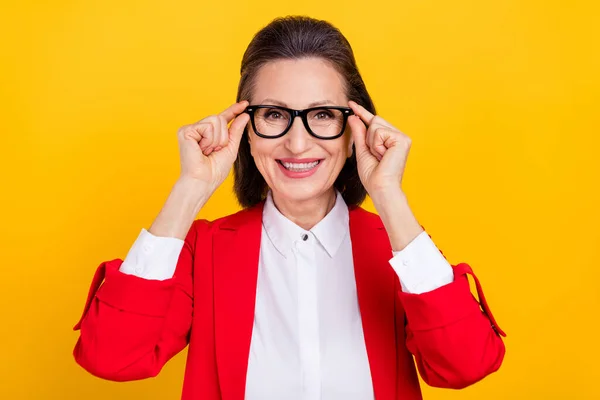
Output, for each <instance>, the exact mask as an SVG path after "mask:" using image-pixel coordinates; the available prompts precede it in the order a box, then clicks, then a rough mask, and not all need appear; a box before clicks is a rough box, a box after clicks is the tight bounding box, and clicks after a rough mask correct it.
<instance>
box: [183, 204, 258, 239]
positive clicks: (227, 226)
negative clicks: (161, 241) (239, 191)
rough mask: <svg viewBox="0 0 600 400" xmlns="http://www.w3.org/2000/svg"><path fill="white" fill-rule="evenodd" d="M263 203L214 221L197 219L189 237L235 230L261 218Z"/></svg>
mask: <svg viewBox="0 0 600 400" xmlns="http://www.w3.org/2000/svg"><path fill="white" fill-rule="evenodd" d="M262 208H263V203H260V204H258V205H256V206H254V207H250V208H245V209H242V210H240V211H237V212H235V213H233V214H229V215H226V216H223V217H220V218H217V219H215V220H208V219H197V220H195V221H194V222H193V223H192V226H191V228H190V233H189V235H193V236H198V235H212V234H213V233H214V232H216V231H219V230H223V229H224V230H236V229H238V228H239V227H242V226H244V225H246V224H250V223H252V222H256V221H257V220H260V219H261V218H262Z"/></svg>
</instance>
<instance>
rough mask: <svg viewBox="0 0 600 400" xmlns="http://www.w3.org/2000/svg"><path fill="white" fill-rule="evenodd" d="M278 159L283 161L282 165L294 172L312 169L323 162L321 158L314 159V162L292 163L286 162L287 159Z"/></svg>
mask: <svg viewBox="0 0 600 400" xmlns="http://www.w3.org/2000/svg"><path fill="white" fill-rule="evenodd" d="M278 161H279V162H280V163H281V165H283V166H284V168H285V169H287V170H288V171H293V172H306V171H310V170H311V169H313V168H314V167H316V166H317V165H319V163H320V162H321V161H320V160H317V161H313V162H302V163H292V162H285V161H281V160H278Z"/></svg>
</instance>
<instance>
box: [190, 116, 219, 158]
mask: <svg viewBox="0 0 600 400" xmlns="http://www.w3.org/2000/svg"><path fill="white" fill-rule="evenodd" d="M192 130H193V131H194V132H195V133H196V135H198V136H199V139H198V144H199V145H200V149H201V150H202V153H204V154H205V155H206V152H207V150H208V148H209V146H210V144H211V142H212V138H213V135H214V131H213V130H214V126H213V124H211V123H210V122H208V121H204V122H202V123H199V124H197V125H194V126H193V127H192Z"/></svg>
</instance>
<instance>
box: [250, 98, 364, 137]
mask: <svg viewBox="0 0 600 400" xmlns="http://www.w3.org/2000/svg"><path fill="white" fill-rule="evenodd" d="M259 108H278V109H281V110H285V111H287V112H288V113H289V114H290V115H291V116H292V118H290V121H289V123H288V126H287V127H286V128H285V129H284V130H283V132H282V133H280V134H279V135H276V136H268V135H263V134H262V133H260V132H258V130H257V129H256V124H255V123H254V112H255V111H256V110H258V109H259ZM314 110H339V111H342V115H343V116H344V122H343V123H342V129H341V132H340V133H339V134H338V135H335V136H330V137H323V136H319V135H317V134H316V133H314V132H313V131H312V130H311V129H310V126H309V124H308V117H307V115H308V113H309V112H311V111H314ZM243 112H244V113H247V114H249V115H250V123H251V124H252V128H253V129H254V133H255V134H256V135H257V136H260V137H262V138H265V139H277V138H280V137H282V136H283V135H285V134H286V133H288V132H289V130H290V128H291V127H292V125H293V124H294V121H295V120H296V117H300V119H301V120H302V123H303V124H304V127H305V128H306V131H307V132H308V133H309V134H310V135H311V136H313V137H316V138H317V139H321V140H333V139H337V138H339V137H340V136H342V135H343V134H344V130H345V129H346V124H347V122H348V117H349V116H351V115H354V112H353V111H352V109H351V108H350V107H340V106H320V107H311V108H305V109H304V110H294V109H293V108H287V107H282V106H276V105H268V104H261V105H250V106H248V107H246V108H245V109H244V111H243Z"/></svg>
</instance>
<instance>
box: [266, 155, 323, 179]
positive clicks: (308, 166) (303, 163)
mask: <svg viewBox="0 0 600 400" xmlns="http://www.w3.org/2000/svg"><path fill="white" fill-rule="evenodd" d="M276 161H277V164H278V165H279V168H281V170H282V172H283V173H284V175H286V176H287V177H289V178H306V177H308V176H310V175H312V174H313V173H314V172H315V171H316V170H317V169H318V168H319V165H321V162H322V161H323V159H320V158H302V159H292V158H282V159H278V160H276Z"/></svg>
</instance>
